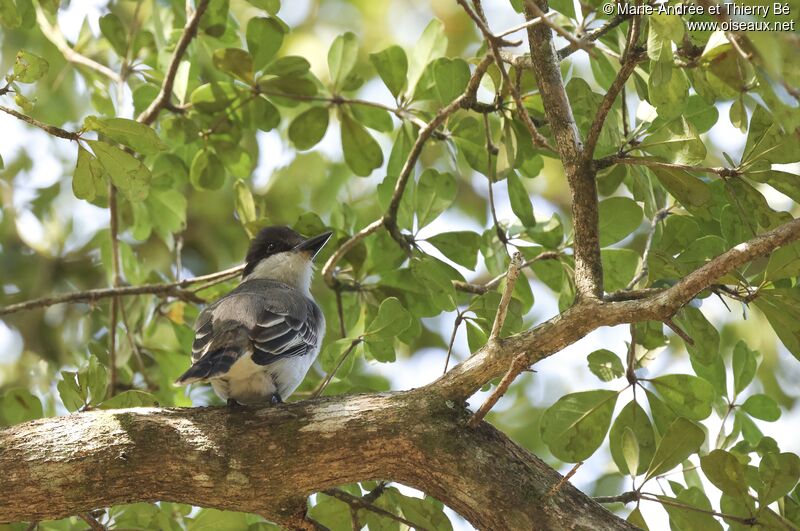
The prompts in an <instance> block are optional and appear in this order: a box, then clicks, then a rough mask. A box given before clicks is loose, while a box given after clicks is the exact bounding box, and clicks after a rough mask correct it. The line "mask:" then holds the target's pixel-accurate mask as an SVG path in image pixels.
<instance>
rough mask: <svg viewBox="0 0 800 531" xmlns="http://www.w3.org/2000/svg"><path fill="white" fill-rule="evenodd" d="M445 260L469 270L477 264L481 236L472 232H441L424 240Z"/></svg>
mask: <svg viewBox="0 0 800 531" xmlns="http://www.w3.org/2000/svg"><path fill="white" fill-rule="evenodd" d="M426 241H427V242H428V243H430V244H431V245H433V246H434V247H436V248H437V249H439V250H440V251H441V252H442V254H444V255H445V256H446V257H447V258H449V259H450V260H452V261H453V262H455V263H457V264H458V265H462V266H464V267H466V268H468V269H470V270H473V271H474V270H475V265H476V264H477V263H478V251H479V250H480V246H481V235H480V234H478V233H476V232H472V231H467V230H464V231H454V232H442V233H441V234H436V235H435V236H431V237H430V238H428V239H427V240H426Z"/></svg>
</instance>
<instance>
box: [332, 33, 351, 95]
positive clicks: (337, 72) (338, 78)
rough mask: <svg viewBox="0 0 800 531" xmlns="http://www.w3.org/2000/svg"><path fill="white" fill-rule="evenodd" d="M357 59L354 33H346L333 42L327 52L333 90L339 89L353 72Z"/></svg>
mask: <svg viewBox="0 0 800 531" xmlns="http://www.w3.org/2000/svg"><path fill="white" fill-rule="evenodd" d="M357 59H358V40H357V39H356V35H355V33H353V32H351V31H348V32H347V33H344V34H342V35H339V36H338V37H336V38H335V39H334V40H333V44H331V49H330V50H328V70H329V72H330V75H331V82H332V83H333V87H334V89H338V88H341V87H342V85H343V84H344V81H345V80H346V79H347V77H348V76H349V75H350V73H351V72H352V71H353V68H354V67H355V66H356V60H357Z"/></svg>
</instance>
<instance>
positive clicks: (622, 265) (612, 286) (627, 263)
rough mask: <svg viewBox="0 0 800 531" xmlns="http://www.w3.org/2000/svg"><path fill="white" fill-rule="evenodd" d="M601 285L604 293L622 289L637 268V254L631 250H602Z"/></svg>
mask: <svg viewBox="0 0 800 531" xmlns="http://www.w3.org/2000/svg"><path fill="white" fill-rule="evenodd" d="M600 260H601V262H602V264H603V284H604V287H605V290H606V291H617V290H621V289H624V288H625V287H626V286H627V285H628V283H629V282H630V281H631V280H633V277H634V276H635V275H636V270H637V268H638V267H639V253H637V252H636V251H632V250H631V249H612V248H609V249H602V250H601V251H600Z"/></svg>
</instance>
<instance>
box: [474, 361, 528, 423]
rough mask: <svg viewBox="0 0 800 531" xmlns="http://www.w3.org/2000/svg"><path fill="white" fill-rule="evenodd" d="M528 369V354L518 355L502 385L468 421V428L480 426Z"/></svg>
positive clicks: (501, 382)
mask: <svg viewBox="0 0 800 531" xmlns="http://www.w3.org/2000/svg"><path fill="white" fill-rule="evenodd" d="M527 367H528V355H527V353H522V354H517V356H516V357H515V358H514V359H513V360H512V361H511V366H510V367H509V368H508V372H506V374H505V375H504V376H503V378H502V379H501V380H500V383H499V384H497V387H496V388H495V390H494V391H492V394H490V395H489V398H487V399H486V401H485V402H484V403H483V404H481V407H480V408H478V411H476V412H475V414H474V415H472V416H471V417H470V419H469V421H467V426H468V427H470V428H475V427H477V426H478V424H480V422H481V420H483V418H484V417H485V416H486V414H487V413H489V411H490V410H491V409H492V408H493V407H494V405H495V404H497V401H498V400H500V399H501V398H502V397H503V395H505V394H506V391H508V388H509V387H510V386H511V383H512V382H513V381H514V380H515V379H516V378H517V376H519V373H521V372H522V371H524V370H525V369H526V368H527Z"/></svg>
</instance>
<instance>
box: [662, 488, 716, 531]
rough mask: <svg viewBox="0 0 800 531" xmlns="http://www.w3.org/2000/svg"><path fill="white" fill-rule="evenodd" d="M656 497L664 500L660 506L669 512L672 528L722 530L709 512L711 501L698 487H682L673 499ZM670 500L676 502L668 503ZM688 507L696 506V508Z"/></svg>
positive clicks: (705, 530)
mask: <svg viewBox="0 0 800 531" xmlns="http://www.w3.org/2000/svg"><path fill="white" fill-rule="evenodd" d="M658 499H659V500H663V501H664V502H666V503H663V504H662V507H664V510H666V511H667V513H668V514H669V521H670V523H671V524H673V529H686V530H694V529H697V530H700V529H702V530H703V531H722V525H721V524H720V523H719V522H718V521H717V520H716V519H715V518H714V516H713V515H712V514H711V511H712V509H713V507H712V506H711V502H710V501H709V500H708V497H707V496H706V495H705V493H704V492H703V491H702V490H701V489H699V488H698V487H689V488H687V489H683V490H682V491H680V492H679V493H678V496H677V497H676V498H675V499H674V500H673V499H672V498H670V497H668V496H658ZM670 501H673V502H677V504H670V503H669V502H670ZM684 506H686V508H684ZM689 507H696V508H697V510H694V509H690V508H689Z"/></svg>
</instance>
